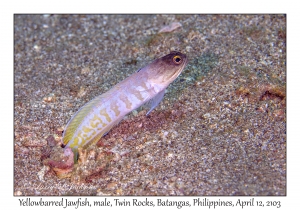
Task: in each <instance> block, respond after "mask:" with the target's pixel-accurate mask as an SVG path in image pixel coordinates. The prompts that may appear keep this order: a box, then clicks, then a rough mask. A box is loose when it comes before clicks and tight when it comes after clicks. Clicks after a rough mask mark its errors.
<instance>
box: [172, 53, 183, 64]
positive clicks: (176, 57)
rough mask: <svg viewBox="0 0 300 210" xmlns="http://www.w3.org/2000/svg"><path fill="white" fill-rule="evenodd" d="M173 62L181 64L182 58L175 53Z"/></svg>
mask: <svg viewBox="0 0 300 210" xmlns="http://www.w3.org/2000/svg"><path fill="white" fill-rule="evenodd" d="M173 62H174V63H175V64H177V65H178V64H181V63H182V58H181V57H180V56H179V55H175V56H174V57H173Z"/></svg>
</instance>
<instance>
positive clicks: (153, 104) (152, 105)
mask: <svg viewBox="0 0 300 210" xmlns="http://www.w3.org/2000/svg"><path fill="white" fill-rule="evenodd" d="M165 90H166V89H164V90H162V91H160V92H159V93H158V94H157V95H156V96H155V97H154V98H152V99H150V101H149V102H148V106H149V107H150V110H149V111H148V112H147V114H146V115H149V114H150V112H151V111H152V110H153V109H155V107H157V105H158V104H159V102H161V100H162V99H163V98H164V95H165Z"/></svg>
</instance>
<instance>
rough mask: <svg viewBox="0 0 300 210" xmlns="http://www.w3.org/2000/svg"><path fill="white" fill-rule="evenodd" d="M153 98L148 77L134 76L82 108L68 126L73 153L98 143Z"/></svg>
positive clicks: (68, 139) (66, 141)
mask: <svg viewBox="0 0 300 210" xmlns="http://www.w3.org/2000/svg"><path fill="white" fill-rule="evenodd" d="M135 77H138V78H135ZM154 95H155V92H154V91H153V88H151V84H150V83H149V82H148V81H147V79H146V77H145V78H144V79H141V77H140V76H135V74H134V75H132V76H131V77H130V78H128V79H126V80H124V81H123V82H121V83H119V84H117V85H116V86H114V87H113V88H112V89H111V90H109V91H108V92H106V93H104V94H102V95H100V96H98V97H96V98H94V99H93V100H92V101H90V102H89V103H87V104H86V105H85V106H83V107H82V108H81V109H80V110H79V111H78V112H77V113H76V114H75V116H74V117H73V118H72V119H71V120H70V122H69V123H68V125H67V129H66V131H65V135H64V137H63V142H64V143H67V145H66V147H71V148H72V150H73V151H74V152H75V151H77V149H78V147H83V148H85V147H87V146H88V145H90V144H93V143H96V142H97V141H98V140H99V139H100V138H101V137H102V136H103V135H104V134H105V133H107V132H108V131H109V130H110V129H111V128H112V127H113V126H114V125H116V124H117V123H119V122H120V121H121V120H122V118H123V117H124V116H125V115H126V114H128V113H129V112H131V111H133V110H134V109H136V108H138V107H139V106H141V105H142V104H144V103H145V102H147V101H148V100H149V99H150V98H152V97H153V96H154Z"/></svg>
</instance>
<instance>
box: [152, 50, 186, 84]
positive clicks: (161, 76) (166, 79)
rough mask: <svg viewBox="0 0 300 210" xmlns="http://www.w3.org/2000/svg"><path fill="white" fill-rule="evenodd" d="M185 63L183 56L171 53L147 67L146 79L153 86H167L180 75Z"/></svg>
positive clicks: (174, 52)
mask: <svg viewBox="0 0 300 210" xmlns="http://www.w3.org/2000/svg"><path fill="white" fill-rule="evenodd" d="M187 61H188V59H187V56H186V55H185V54H183V53H181V52H177V51H172V52H171V53H170V54H168V55H165V56H163V57H161V58H158V59H156V60H155V61H153V62H152V63H150V64H149V65H148V66H147V74H148V79H149V80H150V81H151V82H153V83H155V84H159V85H169V84H170V83H171V82H173V81H174V80H175V79H176V78H177V77H178V76H179V75H180V73H181V72H182V70H183V69H184V67H185V66H186V64H187Z"/></svg>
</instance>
